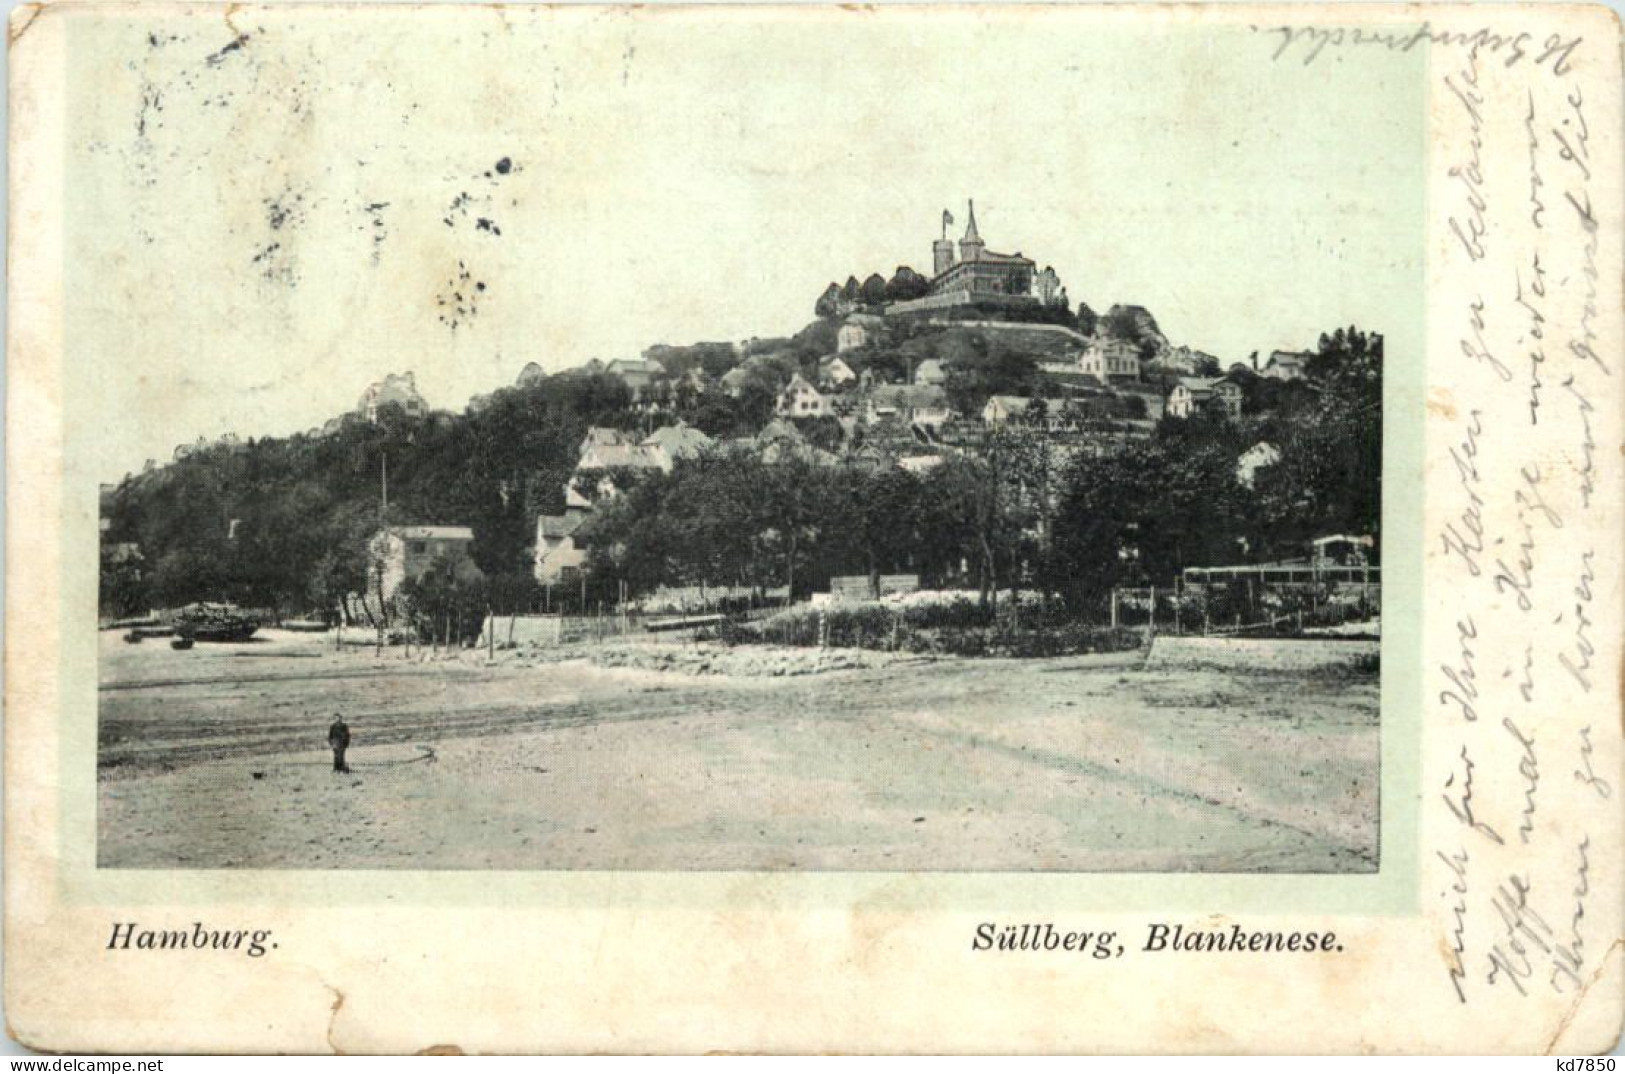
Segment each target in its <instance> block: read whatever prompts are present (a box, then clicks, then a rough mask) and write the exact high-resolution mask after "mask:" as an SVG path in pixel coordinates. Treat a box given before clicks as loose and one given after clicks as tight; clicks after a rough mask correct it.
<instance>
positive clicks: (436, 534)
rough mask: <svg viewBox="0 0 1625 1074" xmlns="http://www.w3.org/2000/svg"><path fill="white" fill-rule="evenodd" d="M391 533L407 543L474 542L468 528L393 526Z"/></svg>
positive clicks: (472, 532)
mask: <svg viewBox="0 0 1625 1074" xmlns="http://www.w3.org/2000/svg"><path fill="white" fill-rule="evenodd" d="M389 532H390V533H393V534H394V535H395V536H397V537H399V538H401V539H402V540H406V541H472V540H473V539H474V531H473V530H471V529H469V528H468V527H467V526H391V527H389Z"/></svg>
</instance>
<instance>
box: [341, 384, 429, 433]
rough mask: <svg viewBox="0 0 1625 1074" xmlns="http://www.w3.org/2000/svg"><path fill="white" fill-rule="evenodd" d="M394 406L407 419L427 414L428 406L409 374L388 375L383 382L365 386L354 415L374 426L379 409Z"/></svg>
mask: <svg viewBox="0 0 1625 1074" xmlns="http://www.w3.org/2000/svg"><path fill="white" fill-rule="evenodd" d="M391 404H393V405H395V406H398V407H400V408H401V409H402V410H404V411H405V412H406V414H407V416H408V417H413V418H420V417H422V416H423V415H424V414H426V413H428V412H429V404H428V403H427V402H426V401H425V400H424V398H423V396H421V395H419V394H418V386H417V380H416V378H415V377H414V376H413V375H412V373H411V372H406V373H398V374H397V373H390V374H389V375H387V376H386V377H384V379H383V380H380V381H375V382H373V383H372V384H369V385H367V390H366V391H364V392H362V393H361V401H360V402H359V403H357V404H356V408H355V410H356V413H357V414H359V415H361V417H363V418H365V419H366V420H367V421H369V422H371V423H372V424H374V425H376V424H377V423H378V411H379V409H380V408H382V407H385V406H389V405H391Z"/></svg>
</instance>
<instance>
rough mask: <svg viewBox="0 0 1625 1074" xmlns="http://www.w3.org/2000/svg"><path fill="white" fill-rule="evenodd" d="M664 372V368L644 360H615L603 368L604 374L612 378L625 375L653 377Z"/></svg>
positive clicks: (656, 363) (657, 363)
mask: <svg viewBox="0 0 1625 1074" xmlns="http://www.w3.org/2000/svg"><path fill="white" fill-rule="evenodd" d="M665 371H666V367H665V366H663V365H661V364H660V363H659V362H654V361H650V360H648V359H646V358H617V359H615V360H614V361H612V362H610V363H609V364H608V365H606V366H605V367H604V372H606V373H608V374H610V375H612V376H622V375H625V374H627V373H646V374H648V375H649V376H654V375H655V374H657V373H664V372H665Z"/></svg>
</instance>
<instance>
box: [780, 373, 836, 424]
mask: <svg viewBox="0 0 1625 1074" xmlns="http://www.w3.org/2000/svg"><path fill="white" fill-rule="evenodd" d="M773 409H774V411H775V412H776V413H777V414H778V415H779V416H780V417H784V418H821V417H823V416H824V415H826V414H828V413H829V412H830V410H829V398H828V397H827V396H826V395H824V393H823V392H821V391H819V390H818V389H817V388H815V387H813V386H812V385H811V384H810V383H808V381H807V378H806V377H803V376H802V375H801V374H800V373H797V374H796V375H795V376H793V377H791V378H790V383H789V384H786V385H785V386H784V390H783V391H782V392H780V393H779V401H778V404H777V405H776V406H775V407H774V408H773Z"/></svg>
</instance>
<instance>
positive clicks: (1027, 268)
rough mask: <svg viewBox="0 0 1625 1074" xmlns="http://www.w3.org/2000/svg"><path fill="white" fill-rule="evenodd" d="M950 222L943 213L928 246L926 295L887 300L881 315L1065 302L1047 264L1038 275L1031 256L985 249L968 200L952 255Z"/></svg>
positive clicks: (1058, 281)
mask: <svg viewBox="0 0 1625 1074" xmlns="http://www.w3.org/2000/svg"><path fill="white" fill-rule="evenodd" d="M952 223H953V214H952V213H949V212H944V213H943V214H942V237H941V238H939V239H937V240H936V241H934V242H933V243H932V244H931V271H932V276H931V284H930V287H931V289H930V291H929V293H927V294H926V295H925V297H924V298H917V299H913V300H911V301H907V302H893V303H892V304H891V305H889V306H887V307H886V313H887V314H894V313H913V312H916V311H919V310H935V309H946V308H949V307H952V306H968V305H1002V306H1037V305H1040V304H1048V305H1059V304H1060V303H1062V302H1064V301H1066V297H1065V295H1066V289H1065V288H1064V287H1062V286H1061V280H1060V277H1059V276H1057V275H1056V273H1055V270H1054V269H1053V268H1047V267H1046V268H1045V269H1044V271H1043V273H1038V272H1037V271H1036V269H1037V265H1036V264H1035V263H1034V262H1033V260H1032V258H1030V257H1026V256H1024V255H1023V254H1022V253H1021V251H1019V250H1018V251H1016V252H1015V253H1013V254H1001V253H995V252H994V251H992V250H989V249H988V248H987V243H985V242H983V241H982V236H981V233H980V231H978V230H977V227H976V203H975V202H974V201H973V202H971V203H970V206H969V217H968V219H967V221H966V224H965V234H964V236H963V237H962V238H961V239H960V240H959V250H958V253H957V255H956V254H955V250H954V244H953V242H952V240H950V239H949V238H948V226H949V225H950V224H952Z"/></svg>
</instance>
